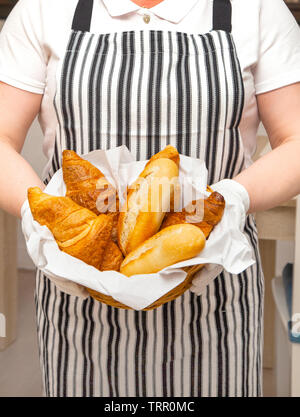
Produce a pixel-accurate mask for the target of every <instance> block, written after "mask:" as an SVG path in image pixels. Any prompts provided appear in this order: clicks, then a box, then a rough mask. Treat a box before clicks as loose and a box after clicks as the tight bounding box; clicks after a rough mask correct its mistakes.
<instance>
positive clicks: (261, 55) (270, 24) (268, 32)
mask: <svg viewBox="0 0 300 417" xmlns="http://www.w3.org/2000/svg"><path fill="white" fill-rule="evenodd" d="M259 18H260V22H259V28H260V34H259V44H258V60H257V63H256V65H255V66H254V67H253V68H252V71H253V76H254V83H255V91H256V94H260V93H264V92H267V91H271V90H275V89H276V88H280V87H283V86H286V85H289V84H293V83H295V82H298V81H300V28H299V26H298V24H297V22H296V20H295V18H294V16H293V15H292V13H291V12H290V10H289V9H288V7H287V6H286V4H285V3H284V1H283V0H261V7H260V17H259Z"/></svg>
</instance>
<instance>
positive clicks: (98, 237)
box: [28, 187, 112, 269]
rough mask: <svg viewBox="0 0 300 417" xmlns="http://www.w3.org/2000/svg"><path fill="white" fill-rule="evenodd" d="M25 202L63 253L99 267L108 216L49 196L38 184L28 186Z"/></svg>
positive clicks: (109, 224)
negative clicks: (49, 232)
mask: <svg viewBox="0 0 300 417" xmlns="http://www.w3.org/2000/svg"><path fill="white" fill-rule="evenodd" d="M28 201H29V205H30V209H31V212H32V216H33V218H34V220H36V221H37V222H38V223H40V224H41V225H42V226H47V227H48V228H49V229H50V231H51V232H52V234H53V236H54V238H55V240H56V242H57V244H58V246H59V248H60V249H61V250H62V251H63V252H65V253H68V254H69V255H71V256H74V257H75V258H78V259H80V260H82V261H83V262H86V263H87V264H89V265H92V266H94V267H95V268H98V269H100V267H101V264H102V262H103V257H104V254H105V251H106V247H107V245H108V243H109V241H110V236H111V229H112V219H111V218H110V217H109V216H107V215H105V214H101V215H99V216H97V215H96V214H95V213H93V212H92V211H90V210H88V209H86V208H83V207H81V206H79V205H78V204H76V203H75V202H74V201H73V200H71V199H70V198H69V197H55V196H51V195H49V194H46V193H43V192H42V191H41V190H40V189H39V188H38V187H34V188H29V189H28Z"/></svg>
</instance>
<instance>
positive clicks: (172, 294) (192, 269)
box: [87, 185, 213, 311]
mask: <svg viewBox="0 0 300 417" xmlns="http://www.w3.org/2000/svg"><path fill="white" fill-rule="evenodd" d="M207 191H208V192H210V193H212V192H213V190H212V189H211V188H210V186H209V185H208V186H207ZM203 267H204V265H194V266H188V267H185V268H182V269H183V270H184V271H186V272H187V275H186V278H185V280H184V281H183V282H182V283H181V284H179V285H177V287H175V288H173V289H172V290H171V291H169V292H168V293H167V294H165V295H164V296H162V297H160V298H159V299H158V300H156V301H154V303H152V304H151V305H150V306H148V307H146V308H144V309H143V310H144V311H147V310H154V309H155V308H157V307H160V306H161V305H163V304H165V303H168V302H169V301H172V300H175V298H177V297H179V296H180V295H182V294H183V293H184V292H185V291H187V290H188V289H189V288H190V287H191V285H192V280H193V276H194V275H195V274H196V272H198V271H200V269H202V268H203ZM87 291H88V293H89V294H90V295H91V296H92V297H93V298H94V299H95V300H97V301H100V302H101V303H104V304H108V305H110V306H112V307H116V308H123V309H126V310H132V309H131V308H130V307H128V306H126V305H125V304H122V303H120V302H119V301H116V300H115V299H114V298H112V297H110V296H109V295H104V294H101V293H100V292H97V291H94V290H92V289H90V288H87Z"/></svg>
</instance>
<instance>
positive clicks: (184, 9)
mask: <svg viewBox="0 0 300 417" xmlns="http://www.w3.org/2000/svg"><path fill="white" fill-rule="evenodd" d="M76 5H77V0H19V2H18V3H17V5H16V6H15V8H14V9H13V11H12V12H11V14H10V16H9V17H8V19H7V21H6V23H5V25H4V27H3V29H2V32H1V35H0V80H1V81H3V82H5V83H7V84H10V85H13V86H15V87H18V88H21V89H24V90H27V91H31V92H34V93H38V94H43V100H42V107H41V112H40V115H39V120H40V123H41V127H42V130H43V132H44V144H43V148H44V152H45V154H46V156H47V158H48V160H50V158H51V156H52V152H53V148H54V141H55V130H56V126H57V120H56V115H55V111H54V107H53V98H54V94H55V89H56V85H55V72H56V67H57V63H58V61H59V60H60V59H61V58H63V57H64V54H65V50H66V45H67V42H68V39H69V36H70V31H71V25H72V20H73V16H74V11H75V8H76ZM212 5H213V0H164V1H163V2H162V3H160V4H158V5H157V6H155V7H153V8H151V9H149V10H145V9H144V8H140V7H139V6H137V5H136V4H135V3H133V2H132V1H131V0H94V9H93V16H92V22H91V32H93V33H111V32H121V31H127V30H171V31H181V32H187V33H198V34H199V33H206V32H208V31H210V30H211V29H212ZM145 13H146V14H148V15H150V22H149V23H148V24H147V23H145V21H144V19H143V15H144V14H145ZM232 35H233V38H234V41H235V45H236V49H237V52H238V57H239V61H240V64H241V69H242V74H243V79H244V83H245V108H244V112H243V117H242V121H241V126H240V131H241V135H242V138H243V142H244V147H245V153H246V160H247V165H249V164H250V163H251V155H253V153H254V152H255V148H256V134H257V128H258V125H259V122H260V120H259V114H258V109H257V103H256V94H260V93H263V92H267V91H270V90H274V89H276V88H279V87H282V86H285V85H288V84H292V83H295V82H298V81H300V29H299V27H298V25H297V23H296V21H295V19H294V17H293V16H292V14H291V13H290V11H289V10H288V8H287V6H286V5H285V3H284V2H283V0H232ZM46 171H47V167H46V170H45V174H46Z"/></svg>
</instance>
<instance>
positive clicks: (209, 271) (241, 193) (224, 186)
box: [190, 179, 250, 295]
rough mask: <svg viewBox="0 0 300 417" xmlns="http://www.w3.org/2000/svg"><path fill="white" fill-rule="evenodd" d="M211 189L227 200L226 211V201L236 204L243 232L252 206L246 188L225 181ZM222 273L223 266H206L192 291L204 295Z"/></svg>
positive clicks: (237, 215)
mask: <svg viewBox="0 0 300 417" xmlns="http://www.w3.org/2000/svg"><path fill="white" fill-rule="evenodd" d="M211 189H212V190H213V191H217V192H219V193H220V194H222V196H223V197H224V199H225V210H226V201H230V202H231V203H233V204H234V210H235V217H236V218H237V219H238V222H239V229H240V230H241V232H243V231H244V228H245V222H246V216H247V212H248V210H249V206H250V200H249V195H248V192H247V190H246V189H245V187H244V186H243V185H241V184H240V183H238V182H237V181H234V180H229V179H225V180H222V181H220V182H218V183H216V184H214V185H212V186H211ZM221 221H222V220H221ZM222 271H223V267H222V265H216V264H207V265H205V266H204V267H203V268H202V269H201V270H200V271H199V272H197V273H196V274H195V276H194V278H193V281H192V286H191V288H190V291H192V292H193V293H195V294H197V295H201V294H203V292H204V291H205V288H206V287H207V285H209V284H210V283H211V282H212V281H213V280H214V279H215V278H216V277H217V276H218V275H219V274H220V273H221V272H222Z"/></svg>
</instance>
